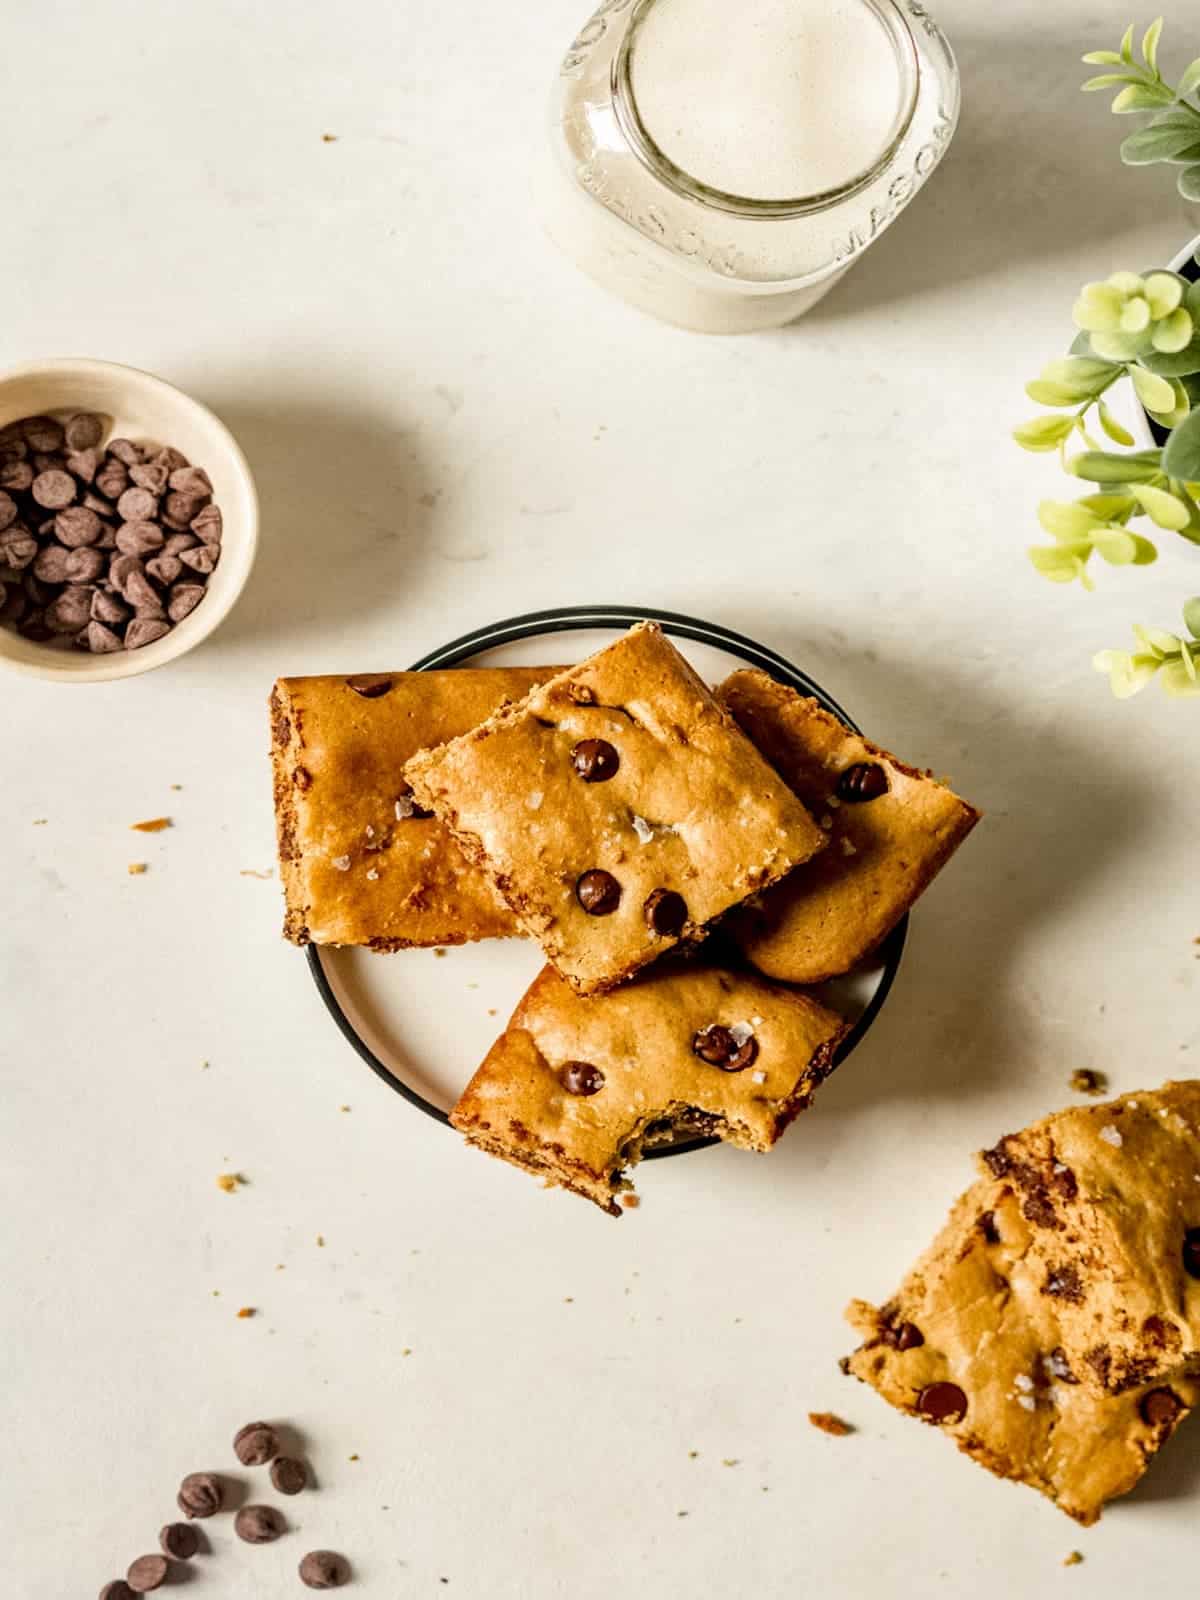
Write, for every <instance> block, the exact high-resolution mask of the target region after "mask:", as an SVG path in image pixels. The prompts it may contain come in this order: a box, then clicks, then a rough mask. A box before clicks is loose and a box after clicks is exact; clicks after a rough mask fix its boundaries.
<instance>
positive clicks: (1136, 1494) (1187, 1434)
mask: <svg viewBox="0 0 1200 1600" xmlns="http://www.w3.org/2000/svg"><path fill="white" fill-rule="evenodd" d="M1198 1494H1200V1427H1198V1426H1197V1424H1196V1421H1195V1420H1187V1419H1185V1420H1184V1422H1183V1424H1182V1425H1181V1427H1180V1429H1179V1432H1178V1433H1177V1434H1175V1436H1174V1438H1172V1439H1170V1440H1169V1441H1168V1442H1167V1444H1166V1445H1165V1446H1164V1447H1163V1450H1162V1452H1161V1453H1160V1454H1159V1455H1157V1456H1156V1457H1155V1458H1154V1460H1153V1461H1152V1462H1151V1464H1150V1470H1149V1471H1148V1472H1147V1474H1146V1476H1145V1477H1144V1478H1143V1479H1142V1481H1141V1482H1140V1483H1139V1484H1138V1486H1137V1488H1136V1489H1134V1490H1133V1492H1132V1493H1131V1494H1130V1495H1128V1496H1127V1497H1126V1498H1125V1499H1124V1500H1121V1501H1118V1502H1117V1504H1116V1505H1115V1506H1114V1507H1113V1508H1112V1510H1111V1511H1108V1512H1106V1513H1105V1517H1106V1519H1107V1517H1110V1516H1112V1517H1116V1516H1120V1514H1121V1509H1122V1507H1124V1506H1128V1507H1129V1509H1130V1511H1135V1510H1136V1509H1137V1507H1138V1506H1139V1505H1148V1504H1150V1503H1151V1502H1153V1501H1156V1500H1157V1501H1164V1500H1192V1499H1194V1498H1195V1497H1196V1496H1197V1495H1198Z"/></svg>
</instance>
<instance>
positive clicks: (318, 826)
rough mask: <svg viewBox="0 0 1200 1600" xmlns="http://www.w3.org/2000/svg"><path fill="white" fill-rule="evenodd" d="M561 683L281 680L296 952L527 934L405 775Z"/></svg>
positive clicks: (278, 693) (278, 761) (513, 673)
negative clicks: (425, 754)
mask: <svg viewBox="0 0 1200 1600" xmlns="http://www.w3.org/2000/svg"><path fill="white" fill-rule="evenodd" d="M557 670H558V669H557V668H554V667H547V668H543V669H542V670H540V671H538V670H533V669H525V668H516V667H514V668H511V669H507V670H503V671H499V670H495V671H493V670H473V669H470V668H465V669H462V670H457V671H451V672H392V673H376V674H369V675H364V676H359V677H315V678H280V679H279V681H278V682H277V683H276V685H275V687H274V689H273V690H272V692H271V735H272V747H271V760H272V765H273V767H274V777H275V820H276V829H277V833H278V842H279V866H280V875H281V877H282V879H283V887H284V896H285V903H286V914H285V922H284V933H285V935H286V936H287V938H289V939H291V940H293V942H294V943H296V944H308V943H310V942H312V943H314V944H346V945H369V946H370V947H371V948H372V949H374V950H401V949H404V948H406V947H408V946H419V945H449V944H463V943H466V942H467V941H469V940H473V939H495V938H501V937H503V936H505V935H514V934H518V933H519V932H520V929H519V928H518V927H517V925H516V922H515V921H514V919H513V917H512V914H511V913H510V912H509V910H508V908H507V907H506V906H505V905H504V903H503V901H502V900H500V898H499V897H498V896H497V895H496V893H495V892H494V890H493V889H492V887H491V885H490V884H489V883H488V881H487V879H486V878H485V877H484V876H483V874H482V873H481V872H479V871H478V869H477V868H475V867H473V866H471V865H470V864H469V863H468V862H467V861H466V860H465V859H464V857H463V854H462V852H461V850H460V849H459V848H458V846H457V845H456V844H455V842H454V840H453V839H452V838H451V837H450V835H449V834H448V833H447V832H446V830H445V829H444V828H443V827H442V825H441V824H440V823H439V822H436V821H435V820H434V819H433V818H432V817H431V816H430V815H429V813H428V812H427V811H423V810H422V809H421V807H420V806H419V805H418V804H417V803H416V802H415V801H414V799H413V797H412V794H411V791H410V789H409V786H408V784H407V783H406V782H405V779H404V775H403V768H404V763H405V761H407V759H408V758H409V756H411V755H413V754H415V753H416V751H418V750H420V749H423V748H424V747H425V746H426V745H430V744H437V743H439V742H440V741H441V740H443V739H450V738H453V737H454V736H455V735H456V734H460V733H464V732H465V731H466V730H467V729H468V728H472V727H474V726H475V725H476V724H477V723H479V722H481V721H482V720H483V719H484V718H485V717H488V716H490V715H491V714H492V712H494V711H495V710H496V709H497V708H498V707H499V706H502V705H504V704H505V703H506V702H507V701H510V700H518V699H520V698H521V696H522V695H524V694H526V693H528V691H529V689H530V688H531V687H532V686H533V685H534V684H536V683H539V682H540V681H541V680H542V679H544V678H546V677H548V676H550V675H552V674H553V673H554V672H555V671H557Z"/></svg>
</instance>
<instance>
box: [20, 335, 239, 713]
mask: <svg viewBox="0 0 1200 1600" xmlns="http://www.w3.org/2000/svg"><path fill="white" fill-rule="evenodd" d="M69 411H95V412H98V413H99V414H100V415H101V416H103V418H104V419H105V422H106V423H108V424H109V425H110V435H108V436H112V437H116V438H128V439H133V440H135V441H137V440H141V439H153V440H155V441H156V442H157V443H159V444H169V445H174V447H175V448H176V449H177V450H182V451H183V453H184V455H185V456H187V458H188V460H189V461H190V462H191V463H192V464H193V466H197V467H203V468H204V470H205V471H206V472H207V473H208V475H209V477H210V478H211V479H212V486H213V499H214V501H215V502H216V504H217V505H218V506H220V508H221V516H222V518H223V522H224V529H223V533H222V539H221V559H220V560H219V561H218V562H217V565H216V569H215V570H214V572H213V574H212V576H211V577H210V578H209V580H208V593H207V594H206V595H205V597H204V599H203V600H202V601H201V602H200V604H199V605H198V606H197V607H196V609H195V611H193V612H192V614H191V616H189V617H185V618H184V619H183V621H182V622H181V623H179V624H178V625H177V626H176V627H174V628H172V629H171V631H170V633H168V634H167V635H166V636H165V637H164V638H162V639H156V640H155V642H154V643H153V644H148V645H145V646H143V648H142V649H140V650H123V651H121V652H120V654H116V653H114V654H112V655H99V656H94V655H91V654H89V653H88V652H87V651H83V650H80V651H69V650H54V649H51V648H50V647H49V646H48V645H44V644H35V643H33V642H32V641H31V640H28V639H22V638H21V636H20V634H18V633H14V632H13V631H12V630H11V629H9V628H5V627H0V666H5V667H11V668H14V669H15V670H16V671H17V672H25V673H29V674H30V675H31V676H33V677H36V678H52V679H55V680H57V681H58V682H60V683H107V682H109V681H111V680H112V679H113V678H133V677H136V676H137V675H138V674H139V673H142V672H152V671H153V670H154V668H155V667H164V666H166V664H167V662H168V661H175V660H177V659H178V658H179V657H180V656H182V655H186V654H187V652H188V651H189V650H191V649H193V648H194V647H195V646H196V645H198V644H199V643H200V642H201V640H202V639H207V638H208V636H209V634H210V633H212V631H213V630H214V628H216V627H218V626H219V624H220V623H221V622H223V621H224V620H225V618H226V617H227V616H228V615H229V613H230V611H231V610H232V609H233V606H234V604H235V602H236V601H237V598H238V596H239V595H240V594H241V592H242V589H243V588H244V587H245V584H246V579H247V578H248V577H249V575H250V568H251V567H252V566H253V565H254V554H255V550H256V549H257V546H258V496H257V494H256V493H255V489H254V479H253V477H252V476H251V474H250V468H249V466H248V465H247V464H246V458H245V456H244V455H243V454H242V452H241V450H240V448H239V447H238V444H237V442H236V440H235V439H234V437H233V435H232V434H231V433H230V432H229V429H228V428H227V427H226V426H225V424H224V423H223V422H221V421H220V420H219V419H218V418H217V417H215V416H214V415H213V414H212V412H211V411H209V410H207V409H206V408H205V407H204V406H202V405H200V404H199V402H198V401H195V400H192V399H189V398H188V396H187V395H186V394H183V393H181V391H180V390H178V389H174V388H172V387H171V385H170V384H169V383H164V382H163V380H162V379H161V378H155V377H153V376H152V375H151V374H150V373H148V372H139V371H138V370H137V369H136V368H134V367H122V366H117V365H116V364H115V363H114V362H111V361H84V360H63V361H38V362H31V363H29V364H27V365H26V366H22V367H13V368H12V369H10V370H9V371H8V372H4V373H0V428H2V427H4V426H5V425H6V424H7V423H9V422H15V421H16V420H17V419H18V418H19V417H29V416H36V415H40V414H44V413H47V412H49V413H65V412H69ZM108 436H106V437H108Z"/></svg>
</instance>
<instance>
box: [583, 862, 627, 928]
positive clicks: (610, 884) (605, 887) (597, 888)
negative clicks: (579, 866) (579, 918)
mask: <svg viewBox="0 0 1200 1600" xmlns="http://www.w3.org/2000/svg"><path fill="white" fill-rule="evenodd" d="M575 898H576V899H577V900H578V901H579V904H580V905H581V906H582V907H583V909H584V910H585V911H586V912H587V914H588V916H589V917H607V916H609V915H610V913H612V912H613V911H615V910H616V909H617V907H618V906H619V905H620V903H621V885H620V884H619V883H618V882H617V880H616V879H615V878H614V877H613V875H612V873H611V872H604V871H602V870H601V868H599V867H593V868H591V870H590V871H588V872H585V873H583V874H582V876H581V877H580V879H579V881H578V883H576V885H575Z"/></svg>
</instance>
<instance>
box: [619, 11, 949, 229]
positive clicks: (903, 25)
mask: <svg viewBox="0 0 1200 1600" xmlns="http://www.w3.org/2000/svg"><path fill="white" fill-rule="evenodd" d="M859 3H860V4H862V5H864V6H866V7H867V8H868V9H869V10H871V11H873V12H874V13H875V15H876V17H877V18H878V20H879V21H880V22H881V23H882V24H883V27H884V29H885V31H886V32H887V34H888V37H889V39H890V40H891V43H892V47H893V49H894V51H895V54H896V64H897V70H898V74H899V78H900V84H901V101H900V107H899V110H898V112H897V116H896V121H895V123H894V124H893V127H892V130H891V133H890V136H889V138H888V140H887V142H886V143H885V144H884V146H883V148H882V149H881V151H880V153H879V155H878V156H877V157H876V158H875V160H874V161H873V162H872V163H871V164H870V165H869V166H868V167H866V168H864V169H863V170H862V171H861V172H858V173H855V174H854V176H853V177H851V178H848V179H847V180H846V182H845V183H842V184H838V185H836V186H835V187H833V188H830V189H823V190H820V191H818V192H815V193H813V194H807V195H794V196H790V197H785V198H782V199H756V198H753V197H751V196H749V195H739V194H734V193H732V192H730V191H729V190H725V189H718V188H715V187H713V186H712V185H711V184H708V183H705V182H704V180H703V179H701V178H697V177H696V176H695V175H694V174H693V173H690V172H688V171H687V170H686V169H685V168H683V167H681V166H679V165H677V163H676V162H674V161H672V160H671V158H670V156H668V155H667V154H666V152H665V151H664V150H663V149H662V147H661V146H660V145H659V144H658V143H657V141H656V140H655V139H654V137H653V135H652V134H651V133H650V131H649V129H648V128H647V127H646V125H645V123H644V121H643V120H642V116H641V112H640V110H639V108H638V103H637V96H636V94H635V92H634V87H633V55H634V50H635V48H636V44H637V37H638V34H639V32H640V30H641V27H642V24H643V23H644V21H645V18H646V16H647V14H648V13H649V11H650V10H651V8H652V7H653V6H654V5H656V4H658V0H636V3H635V5H634V8H633V11H632V14H631V16H630V21H629V26H628V28H627V30H626V33H625V36H624V38H623V39H622V41H621V46H620V49H619V50H618V51H617V54H616V55H615V57H614V58H613V63H612V72H611V85H610V88H611V92H612V102H613V111H614V113H615V115H616V120H617V123H618V125H619V126H620V128H621V131H622V133H623V134H624V136H625V138H626V140H627V142H628V144H629V147H630V149H631V151H632V152H633V154H634V155H635V156H637V158H638V160H639V161H641V163H642V164H643V166H645V167H647V168H648V169H649V170H650V171H651V172H653V173H654V174H655V175H656V176H657V177H658V178H659V179H660V180H661V181H662V182H663V183H664V184H666V185H667V186H668V187H669V188H671V189H673V190H674V191H675V192H676V193H677V194H679V195H681V196H682V197H683V198H685V199H689V200H694V201H696V202H697V203H698V204H700V205H704V206H708V207H710V208H711V209H713V210H715V211H724V212H729V213H732V214H733V215H735V216H740V217H758V218H763V217H780V218H785V217H801V216H807V215H811V214H812V213H813V212H818V211H826V210H828V209H829V208H830V207H831V206H835V205H838V204H840V203H841V202H842V201H843V200H847V199H849V198H851V196H853V195H855V194H857V193H858V192H859V190H861V189H864V188H866V186H867V185H868V184H869V183H871V182H872V181H873V180H874V179H875V178H877V177H878V176H879V174H880V173H881V172H882V171H883V170H884V168H885V167H886V166H887V165H888V163H889V162H890V161H891V160H892V158H893V157H894V156H895V154H896V152H897V150H898V149H899V148H900V146H901V144H902V143H903V142H904V138H905V136H906V134H907V133H908V130H909V128H910V126H911V125H912V120H913V117H914V115H915V114H916V109H917V98H918V90H919V87H920V73H921V64H920V55H919V52H918V50H917V44H916V40H915V39H914V38H913V35H912V30H911V29H910V28H909V26H908V22H907V19H906V18H905V16H904V14H903V12H902V11H901V10H900V9H899V7H898V6H896V5H895V4H894V0H859Z"/></svg>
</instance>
